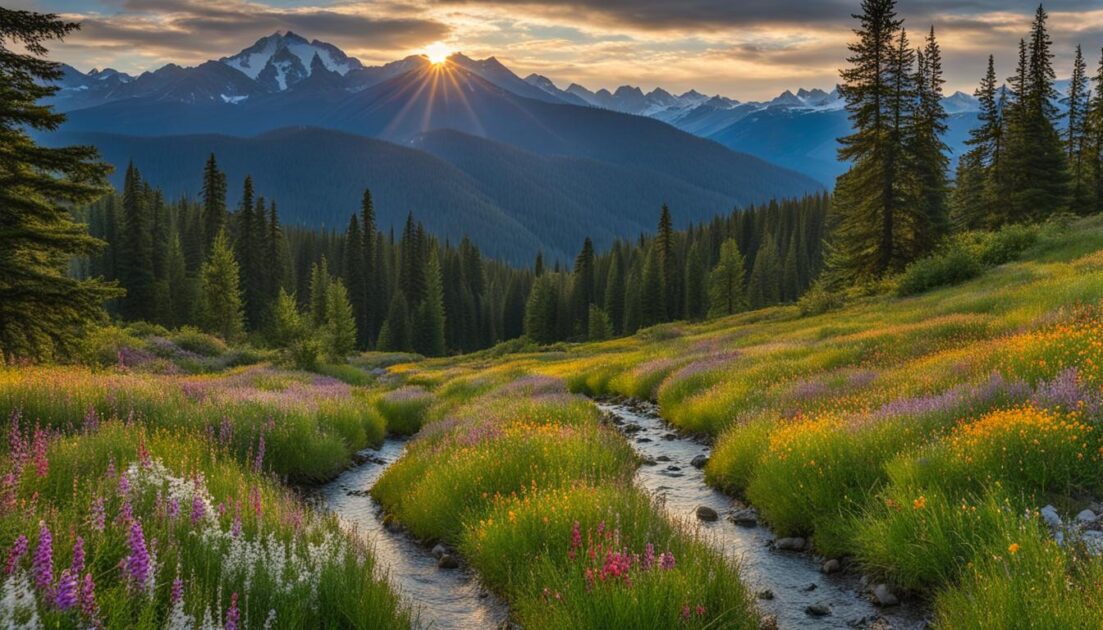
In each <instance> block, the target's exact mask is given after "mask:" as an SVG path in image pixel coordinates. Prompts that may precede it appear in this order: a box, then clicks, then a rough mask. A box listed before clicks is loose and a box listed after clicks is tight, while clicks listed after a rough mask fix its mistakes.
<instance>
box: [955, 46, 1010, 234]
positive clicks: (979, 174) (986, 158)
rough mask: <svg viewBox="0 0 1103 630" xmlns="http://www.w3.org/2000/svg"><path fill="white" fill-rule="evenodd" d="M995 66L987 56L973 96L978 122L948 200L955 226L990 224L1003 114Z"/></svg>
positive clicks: (972, 132)
mask: <svg viewBox="0 0 1103 630" xmlns="http://www.w3.org/2000/svg"><path fill="white" fill-rule="evenodd" d="M997 87H998V86H997V85H996V66H995V60H994V59H993V57H992V56H991V55H989V56H988V69H987V70H986V71H985V74H984V78H983V79H981V83H980V87H978V88H977V90H976V92H974V95H975V96H976V97H977V100H978V102H979V104H980V111H979V112H978V113H977V121H978V122H979V124H978V125H977V126H976V127H973V129H971V130H970V131H969V138H968V139H967V140H966V141H965V145H966V146H967V147H969V150H968V151H967V152H966V153H965V155H963V156H962V157H961V160H960V161H959V162H958V168H957V178H956V179H957V184H956V186H955V188H954V193H953V199H952V207H953V210H952V213H951V216H952V223H953V225H954V226H955V227H956V228H958V229H963V230H971V229H977V228H982V227H988V226H992V225H994V224H995V223H996V219H995V217H994V216H993V209H994V206H995V198H994V194H993V191H994V190H995V189H996V187H997V186H998V183H997V181H996V178H997V174H998V171H999V157H1000V156H999V147H1000V140H1001V136H1002V133H1003V117H1002V112H1001V110H1000V107H999V103H998V102H997V100H996V90H997Z"/></svg>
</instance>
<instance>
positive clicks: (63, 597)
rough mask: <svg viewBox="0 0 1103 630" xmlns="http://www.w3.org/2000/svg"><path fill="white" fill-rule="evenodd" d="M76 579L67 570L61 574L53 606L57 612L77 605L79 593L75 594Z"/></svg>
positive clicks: (76, 588)
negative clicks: (56, 608)
mask: <svg viewBox="0 0 1103 630" xmlns="http://www.w3.org/2000/svg"><path fill="white" fill-rule="evenodd" d="M77 590H78V587H77V577H76V575H74V574H73V572H72V571H70V570H69V569H65V570H64V571H62V572H61V578H59V579H58V582H57V595H55V597H54V604H55V605H56V606H57V607H58V610H69V609H70V608H73V607H75V606H76V605H77V601H78V597H79V593H78V592H77Z"/></svg>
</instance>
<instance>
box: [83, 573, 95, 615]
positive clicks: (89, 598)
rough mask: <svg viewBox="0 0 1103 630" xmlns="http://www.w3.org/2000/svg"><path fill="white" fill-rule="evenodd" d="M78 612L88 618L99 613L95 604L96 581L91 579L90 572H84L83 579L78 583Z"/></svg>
mask: <svg viewBox="0 0 1103 630" xmlns="http://www.w3.org/2000/svg"><path fill="white" fill-rule="evenodd" d="M79 599H80V612H81V614H83V615H84V616H85V617H88V618H89V619H95V618H96V615H97V614H98V613H99V606H97V605H96V581H95V580H94V579H92V574H91V573H88V574H85V576H84V580H83V581H82V582H81V583H80V597H79Z"/></svg>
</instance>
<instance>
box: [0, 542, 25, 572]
mask: <svg viewBox="0 0 1103 630" xmlns="http://www.w3.org/2000/svg"><path fill="white" fill-rule="evenodd" d="M26 553H27V537H26V536H24V535H23V534H20V535H19V536H18V537H17V538H16V539H15V542H13V543H12V546H11V551H10V552H9V553H8V564H7V566H5V567H4V575H11V574H12V572H13V571H15V565H16V564H18V563H19V561H20V560H21V559H22V558H23V556H24V555H25V554H26Z"/></svg>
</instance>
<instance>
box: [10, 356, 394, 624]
mask: <svg viewBox="0 0 1103 630" xmlns="http://www.w3.org/2000/svg"><path fill="white" fill-rule="evenodd" d="M373 409H374V408H372V407H371V406H370V405H366V404H364V401H363V399H362V397H361V393H360V392H358V391H356V388H353V387H350V386H348V385H346V384H344V383H342V382H340V381H337V380H334V379H331V378H328V377H321V376H317V375H312V374H306V373H298V372H288V371H281V370H277V369H274V368H269V367H262V366H253V367H246V368H237V369H233V370H229V371H224V372H220V373H216V374H211V375H205V376H184V375H178V374H177V375H165V374H149V373H137V372H132V371H130V370H129V369H127V368H126V367H117V368H114V369H111V370H98V371H91V370H88V369H85V368H75V367H73V368H58V367H55V368H31V367H10V368H6V369H3V370H2V371H0V410H2V412H3V420H4V422H5V423H6V426H5V430H4V434H5V437H6V439H5V442H4V448H3V457H2V458H0V469H2V472H0V545H3V551H2V553H3V575H2V578H0V627H4V628H46V627H49V628H174V629H177V628H179V629H183V628H226V629H238V628H323V627H363V628H408V627H410V617H409V612H408V611H407V610H406V608H405V607H404V606H403V605H400V603H399V601H398V599H397V597H396V596H395V594H394V593H393V592H392V590H391V588H390V587H389V586H388V584H387V583H386V582H385V581H383V579H382V576H381V574H380V572H379V571H377V570H376V567H375V565H374V562H373V559H372V554H371V550H370V549H369V548H368V547H367V546H366V543H365V542H364V541H363V539H362V538H360V537H359V536H356V535H355V534H353V533H349V532H346V531H344V530H343V529H342V528H341V527H339V525H338V523H337V521H336V520H335V519H334V518H332V517H330V516H327V515H325V514H322V513H319V512H317V511H316V510H314V509H311V508H308V507H307V506H306V504H305V503H304V502H303V500H302V499H301V498H300V497H299V496H298V495H296V494H294V493H292V491H291V490H290V489H289V486H288V485H287V484H286V483H285V481H288V480H290V481H295V480H300V481H305V480H318V479H323V478H326V477H329V476H332V475H333V474H334V473H335V472H336V471H337V470H339V469H341V468H343V467H344V466H345V465H346V464H347V463H348V461H349V456H350V455H351V453H353V452H354V451H355V450H358V449H359V448H362V447H364V446H368V445H369V444H372V443H378V442H379V441H380V440H381V439H382V437H383V431H384V426H383V420H382V418H381V417H380V416H378V414H376V413H375V412H374V410H373Z"/></svg>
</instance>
